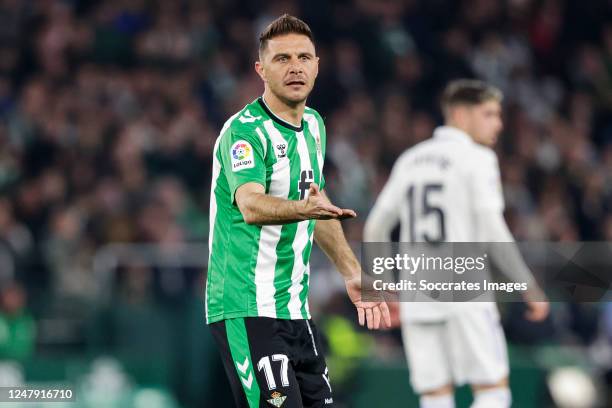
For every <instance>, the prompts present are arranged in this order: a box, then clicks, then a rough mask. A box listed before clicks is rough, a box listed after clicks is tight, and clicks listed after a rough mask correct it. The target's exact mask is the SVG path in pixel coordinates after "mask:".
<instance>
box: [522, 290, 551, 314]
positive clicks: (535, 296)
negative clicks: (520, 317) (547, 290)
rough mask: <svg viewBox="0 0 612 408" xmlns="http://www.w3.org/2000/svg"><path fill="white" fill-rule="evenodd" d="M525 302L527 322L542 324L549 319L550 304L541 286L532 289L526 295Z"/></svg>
mask: <svg viewBox="0 0 612 408" xmlns="http://www.w3.org/2000/svg"><path fill="white" fill-rule="evenodd" d="M524 300H525V303H526V304H527V311H526V312H525V318H526V319H527V320H530V321H532V322H541V321H542V320H544V319H546V318H547V317H548V312H549V311H550V304H549V303H548V299H547V298H546V295H545V294H544V292H543V291H542V289H540V287H539V286H537V285H535V286H533V287H532V288H530V290H528V291H527V292H526V293H525V295H524Z"/></svg>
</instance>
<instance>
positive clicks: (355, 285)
mask: <svg viewBox="0 0 612 408" xmlns="http://www.w3.org/2000/svg"><path fill="white" fill-rule="evenodd" d="M345 283H346V292H347V293H348V296H349V298H350V299H351V301H352V302H353V304H354V305H355V307H356V308H357V316H358V318H359V324H360V325H361V326H364V325H366V324H367V326H368V329H370V330H372V329H381V328H382V329H388V328H391V315H390V313H389V307H388V306H387V302H385V300H384V299H383V298H382V297H381V300H380V301H379V302H364V301H362V300H361V277H360V276H356V277H354V278H352V279H348V280H347V281H346V282H345Z"/></svg>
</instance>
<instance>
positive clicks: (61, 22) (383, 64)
mask: <svg viewBox="0 0 612 408" xmlns="http://www.w3.org/2000/svg"><path fill="white" fill-rule="evenodd" d="M244 3H245V2H242V1H237V0H208V1H201V0H193V1H188V0H185V1H161V0H160V1H152V0H151V1H149V0H106V1H85V0H83V1H79V0H71V1H69V0H63V1H62V0H33V1H28V2H24V1H20V0H1V1H0V189H1V191H2V193H1V195H0V240H1V242H2V245H1V247H0V282H2V287H11V285H9V284H8V282H10V281H12V280H18V281H19V282H21V283H22V284H23V285H24V286H25V288H26V289H27V290H26V292H27V293H30V294H32V293H41V292H46V291H52V292H53V293H59V294H63V295H70V296H76V297H83V298H86V299H91V300H95V298H96V296H97V293H98V291H99V289H100V288H99V287H97V286H96V280H95V279H94V277H93V274H92V269H91V268H92V265H91V260H92V257H93V256H94V254H95V253H96V251H97V250H98V249H99V248H101V247H103V246H104V245H106V244H108V243H112V242H131V243H156V244H160V245H162V246H163V245H171V244H174V243H181V242H202V241H205V240H206V239H207V234H208V219H207V214H208V203H209V202H208V199H209V188H210V179H211V167H212V163H211V158H212V150H213V146H214V142H215V139H216V137H217V135H218V132H219V130H220V128H221V126H222V124H223V122H224V121H225V120H226V119H227V118H228V117H229V116H230V115H231V114H233V113H234V112H235V111H237V110H238V109H240V108H241V107H242V106H244V105H245V104H246V103H248V102H250V101H251V100H253V99H254V98H255V97H257V96H258V95H260V94H261V92H262V90H263V87H262V84H261V82H260V79H259V78H258V77H257V76H256V74H255V72H254V70H253V62H254V60H255V59H256V57H257V54H256V50H257V41H256V40H257V34H258V33H259V32H260V31H261V29H262V28H263V27H264V25H265V24H266V23H267V22H269V21H270V20H272V19H273V18H274V17H276V16H278V15H280V14H282V13H284V12H288V13H290V14H294V15H297V16H300V17H301V18H303V19H304V20H305V21H306V22H307V23H308V24H310V26H311V28H312V30H313V32H314V33H315V37H316V40H317V52H318V54H319V56H320V58H321V60H320V74H319V77H318V79H317V83H316V85H315V90H314V92H313V94H312V96H311V98H310V100H309V105H310V106H312V107H314V108H316V109H317V110H319V111H320V112H321V113H322V114H323V116H324V117H325V119H326V123H327V132H328V135H329V137H328V150H327V151H328V157H327V161H326V169H325V171H326V179H327V191H328V193H329V195H330V196H331V197H332V198H333V200H335V201H336V202H338V203H339V204H340V205H342V206H344V207H348V208H354V209H355V210H356V211H357V212H358V213H359V214H360V215H361V216H360V218H359V219H358V220H357V221H351V222H349V223H346V224H345V228H346V229H347V231H348V236H349V237H350V239H352V240H354V241H359V240H360V239H361V231H362V228H363V221H364V220H365V216H366V214H367V212H368V210H369V208H370V207H371V206H372V204H373V202H374V199H375V198H376V195H377V193H378V192H379V191H380V189H381V188H382V186H383V184H384V182H385V180H386V178H387V176H388V174H389V171H390V168H391V166H392V165H393V162H394V160H395V159H396V158H397V157H398V156H399V154H401V152H402V151H403V150H404V149H406V148H407V147H410V146H412V145H413V144H415V143H417V142H419V141H421V140H424V139H426V138H428V137H430V135H431V133H432V130H433V129H434V127H435V126H436V125H437V124H439V123H440V120H441V116H440V112H439V108H438V105H437V102H438V96H439V94H440V91H441V89H442V88H443V86H444V84H445V83H446V82H447V81H448V80H450V79H453V78H457V77H478V78H482V79H484V80H486V81H489V82H490V83H492V84H494V85H496V86H498V87H499V88H500V89H501V90H502V91H503V92H504V95H505V99H504V106H505V130H504V132H503V136H502V139H501V141H500V143H499V146H498V148H497V149H498V154H499V158H500V164H501V169H502V177H503V183H504V193H505V196H506V203H507V218H508V220H509V222H510V225H511V228H512V230H513V232H514V234H515V236H516V238H517V239H518V240H540V241H560V240H568V241H612V23H611V22H612V7H611V6H610V2H608V1H605V0H592V1H588V2H576V1H569V0H568V1H562V0H507V1H501V0H495V1H494V0H464V1H454V0H433V1H419V0H380V1H368V0H346V1H334V2H328V1H323V0H309V1H270V2H266V1H257V2H250V3H248V4H244ZM13 290H14V289H13ZM30 298H32V296H30ZM34 313H36V311H34ZM586 313H590V314H594V316H595V317H593V318H592V320H593V319H594V320H593V321H595V322H596V323H594V324H592V325H587V326H588V327H587V328H584V327H582V326H581V328H578V329H576V330H577V333H578V336H577V338H578V339H583V340H584V341H585V342H589V341H592V340H593V339H594V338H596V337H597V336H598V335H599V333H600V332H603V333H604V336H606V335H607V338H608V339H609V341H610V342H612V308H610V307H609V306H605V305H600V306H597V307H596V308H595V310H589V311H587V312H586ZM597 322H599V323H601V324H597ZM585 330H586V331H587V332H588V333H586V334H585V333H584V331H585Z"/></svg>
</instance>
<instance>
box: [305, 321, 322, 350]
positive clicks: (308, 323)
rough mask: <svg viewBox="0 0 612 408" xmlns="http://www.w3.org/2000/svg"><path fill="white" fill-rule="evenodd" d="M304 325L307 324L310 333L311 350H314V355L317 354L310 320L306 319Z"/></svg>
mask: <svg viewBox="0 0 612 408" xmlns="http://www.w3.org/2000/svg"><path fill="white" fill-rule="evenodd" d="M306 326H308V333H310V340H311V341H312V350H313V351H314V354H315V356H318V355H319V353H318V352H317V345H316V344H315V339H314V334H312V329H311V328H310V322H308V320H306Z"/></svg>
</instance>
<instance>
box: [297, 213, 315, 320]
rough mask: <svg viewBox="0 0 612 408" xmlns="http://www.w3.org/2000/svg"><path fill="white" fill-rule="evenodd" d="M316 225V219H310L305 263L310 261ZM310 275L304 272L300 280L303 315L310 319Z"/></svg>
mask: <svg viewBox="0 0 612 408" xmlns="http://www.w3.org/2000/svg"><path fill="white" fill-rule="evenodd" d="M315 225H316V221H315V220H310V223H309V224H308V243H307V244H306V247H305V248H304V252H302V259H303V261H304V265H308V262H310V253H311V251H312V241H311V240H310V237H311V236H312V234H314V229H315ZM309 281H310V277H309V276H308V274H307V273H304V277H303V278H302V282H300V283H301V284H302V291H301V292H300V303H301V304H302V309H301V312H302V317H303V318H304V319H308V317H309V316H308V312H307V311H306V303H307V302H308V287H309V284H310V282H309Z"/></svg>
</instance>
